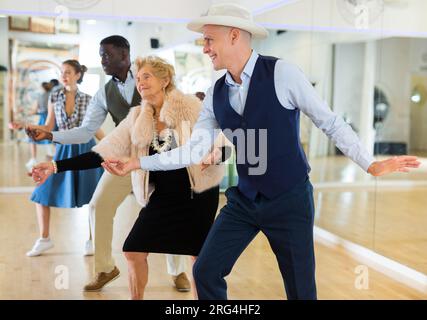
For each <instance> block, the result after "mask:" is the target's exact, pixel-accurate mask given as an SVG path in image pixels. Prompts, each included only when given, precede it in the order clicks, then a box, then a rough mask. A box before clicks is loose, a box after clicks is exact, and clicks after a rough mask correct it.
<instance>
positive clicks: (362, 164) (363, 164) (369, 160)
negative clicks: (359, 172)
mask: <svg viewBox="0 0 427 320" xmlns="http://www.w3.org/2000/svg"><path fill="white" fill-rule="evenodd" d="M374 162H375V158H374V157H371V156H370V157H367V158H363V159H360V161H359V166H360V167H361V168H362V169H363V170H365V172H368V169H369V167H370V166H371V164H372V163H374Z"/></svg>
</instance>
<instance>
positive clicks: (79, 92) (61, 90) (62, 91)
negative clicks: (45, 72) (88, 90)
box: [59, 87, 82, 97]
mask: <svg viewBox="0 0 427 320" xmlns="http://www.w3.org/2000/svg"><path fill="white" fill-rule="evenodd" d="M59 92H60V93H61V94H62V95H63V96H64V97H65V87H63V88H61V89H59ZM81 94H82V92H81V91H80V90H79V88H78V87H77V91H76V97H80V95H81Z"/></svg>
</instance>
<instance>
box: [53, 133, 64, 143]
mask: <svg viewBox="0 0 427 320" xmlns="http://www.w3.org/2000/svg"><path fill="white" fill-rule="evenodd" d="M61 140H62V136H61V132H58V131H52V142H56V143H62V142H61Z"/></svg>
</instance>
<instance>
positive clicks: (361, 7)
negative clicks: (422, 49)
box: [336, 0, 408, 29]
mask: <svg viewBox="0 0 427 320" xmlns="http://www.w3.org/2000/svg"><path fill="white" fill-rule="evenodd" d="M336 4H337V8H338V11H339V12H340V13H341V15H342V16H343V18H344V19H345V20H346V21H347V22H348V23H350V24H352V25H354V26H355V27H356V28H359V29H364V28H368V27H369V25H371V24H372V23H373V22H375V21H376V20H377V19H378V18H379V17H380V16H381V14H382V13H383V12H384V9H385V8H386V7H394V8H406V7H407V6H408V0H336Z"/></svg>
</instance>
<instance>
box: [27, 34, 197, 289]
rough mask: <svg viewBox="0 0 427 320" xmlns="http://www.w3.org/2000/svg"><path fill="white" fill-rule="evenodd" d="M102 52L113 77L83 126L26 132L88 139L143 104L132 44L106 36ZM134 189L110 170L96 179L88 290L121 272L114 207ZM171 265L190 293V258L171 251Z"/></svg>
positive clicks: (93, 102)
mask: <svg viewBox="0 0 427 320" xmlns="http://www.w3.org/2000/svg"><path fill="white" fill-rule="evenodd" d="M99 55H100V56H101V64H102V67H103V69H104V72H105V73H106V74H107V75H111V76H112V79H111V80H110V81H109V82H108V83H107V84H106V85H105V87H103V88H101V89H99V90H98V92H97V93H96V94H95V96H94V97H93V99H92V100H91V102H90V105H89V106H88V110H87V113H86V115H85V118H84V120H83V123H82V126H81V127H79V128H74V129H71V130H66V131H61V132H59V131H57V132H48V131H45V130H43V127H36V126H33V127H30V128H28V131H29V134H30V135H31V136H32V137H34V139H35V140H43V139H49V140H51V141H54V142H56V143H61V144H78V143H86V142H88V141H89V140H90V139H91V138H92V137H93V136H94V134H95V132H96V131H97V130H98V129H99V128H100V127H101V126H102V124H103V123H104V121H105V119H106V117H107V115H108V114H110V115H111V117H112V119H113V121H114V123H115V125H116V126H117V125H118V124H119V123H120V122H121V121H122V120H123V119H124V118H125V117H126V116H127V114H128V113H129V110H130V108H132V107H134V106H138V105H140V103H141V96H140V95H139V93H138V91H137V89H136V85H135V78H134V74H133V73H132V70H131V62H130V45H129V42H128V41H127V40H126V39H125V38H124V37H122V36H117V35H116V36H110V37H108V38H105V39H103V40H102V41H101V43H100V49H99ZM131 190H132V186H131V179H130V177H123V178H118V177H116V176H113V175H111V174H109V173H107V172H106V173H104V175H103V176H102V178H101V179H100V181H99V183H98V186H97V188H96V190H95V193H94V195H93V197H92V200H91V202H90V204H89V206H90V218H91V219H90V225H91V233H92V235H93V236H94V242H95V245H94V248H93V244H92V241H91V240H89V241H88V242H87V243H86V248H85V249H86V252H85V255H92V254H93V251H94V254H95V263H94V269H95V270H94V271H95V278H94V280H93V281H91V282H90V283H89V284H87V285H86V286H85V287H84V290H85V291H99V290H101V289H102V288H103V287H104V286H105V285H106V284H107V283H109V282H111V281H112V280H114V279H116V278H117V277H118V276H119V274H120V271H119V269H118V268H117V267H116V266H115V262H114V259H113V257H112V248H111V242H112V238H113V221H114V216H115V214H116V209H117V208H118V207H119V206H120V204H121V203H122V202H123V201H124V199H125V198H126V196H127V195H129V194H130V192H131ZM93 249H95V250H93ZM167 267H168V273H169V274H170V275H171V276H172V277H173V280H174V282H175V287H176V288H177V290H178V291H189V290H190V282H189V280H188V278H187V275H186V274H185V268H186V257H184V256H176V255H167Z"/></svg>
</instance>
